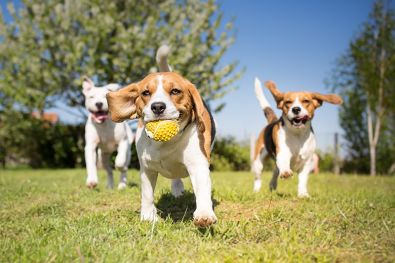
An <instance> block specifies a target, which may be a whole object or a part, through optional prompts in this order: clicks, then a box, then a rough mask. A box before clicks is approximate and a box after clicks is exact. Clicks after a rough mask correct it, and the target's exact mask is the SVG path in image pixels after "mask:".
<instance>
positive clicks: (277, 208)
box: [0, 169, 395, 262]
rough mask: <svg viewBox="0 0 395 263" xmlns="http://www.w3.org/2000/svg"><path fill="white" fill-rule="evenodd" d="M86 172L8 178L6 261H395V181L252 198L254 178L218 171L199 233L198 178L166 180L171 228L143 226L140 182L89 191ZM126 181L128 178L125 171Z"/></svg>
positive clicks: (2, 185)
mask: <svg viewBox="0 0 395 263" xmlns="http://www.w3.org/2000/svg"><path fill="white" fill-rule="evenodd" d="M85 177H86V172H85V170H83V169H80V170H15V171H4V170H0V233H1V239H0V262H71V261H74V262H80V261H84V262H138V261H147V262H170V261H172V262H176V261H178V262H256V261H265V262H394V261H395V230H394V229H395V218H394V216H395V191H394V190H395V178H394V177H377V178H370V177H365V176H360V177H354V176H338V177H336V176H334V175H332V174H320V175H311V177H310V181H309V188H308V189H309V193H310V195H311V196H312V198H311V199H308V198H304V199H299V198H297V197H296V194H297V187H296V185H297V179H296V178H294V179H291V180H288V181H279V186H278V190H277V191H276V192H273V193H270V191H268V189H267V188H268V187H267V184H268V182H269V178H270V174H269V173H265V174H264V182H265V184H264V185H265V187H263V189H262V190H261V192H259V193H258V194H253V193H252V187H253V175H252V174H250V173H246V172H223V173H212V180H213V192H212V193H213V194H212V196H213V200H214V205H215V208H214V211H215V213H216V215H217V217H218V222H217V224H216V225H215V226H214V227H212V228H209V229H198V228H196V227H195V226H194V225H193V223H192V213H193V211H194V209H195V208H196V207H195V204H194V198H193V192H192V190H191V184H190V181H189V179H187V180H184V182H185V186H186V189H187V192H186V194H185V195H184V196H183V197H182V198H180V199H174V198H173V197H172V196H171V191H170V180H167V179H165V178H163V177H160V178H159V180H158V184H157V188H156V191H155V202H156V205H157V208H158V209H159V211H160V216H161V218H162V221H161V222H157V223H155V224H153V223H150V222H140V218H139V211H140V179H139V173H138V171H130V172H129V183H130V186H129V187H128V188H127V189H124V190H121V191H118V190H105V186H106V183H107V178H106V175H105V173H104V172H103V171H101V172H100V181H99V187H98V188H97V189H95V190H92V191H91V190H89V189H87V188H86V187H85V186H84V183H85ZM115 178H116V181H118V180H119V175H118V173H117V172H116V173H115Z"/></svg>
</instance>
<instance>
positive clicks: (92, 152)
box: [85, 142, 99, 189]
mask: <svg viewBox="0 0 395 263" xmlns="http://www.w3.org/2000/svg"><path fill="white" fill-rule="evenodd" d="M96 147H97V144H94V143H92V142H91V143H88V142H87V144H86V146H85V162H86V172H87V173H88V178H86V186H87V187H89V188H91V189H92V188H94V187H95V186H96V185H97V184H98V182H99V178H98V177H97V169H96Z"/></svg>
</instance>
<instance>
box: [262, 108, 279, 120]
mask: <svg viewBox="0 0 395 263" xmlns="http://www.w3.org/2000/svg"><path fill="white" fill-rule="evenodd" d="M263 112H264V113H265V116H266V119H267V121H268V122H269V123H272V122H275V121H277V120H278V119H277V116H276V114H275V113H274V111H273V110H272V109H271V108H270V107H266V108H265V109H264V110H263Z"/></svg>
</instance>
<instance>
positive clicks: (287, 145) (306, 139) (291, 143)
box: [277, 122, 316, 172]
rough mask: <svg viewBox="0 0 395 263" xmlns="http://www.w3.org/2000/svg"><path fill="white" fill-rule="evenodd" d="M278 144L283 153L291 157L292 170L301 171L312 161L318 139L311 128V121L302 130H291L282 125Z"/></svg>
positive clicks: (278, 133)
mask: <svg viewBox="0 0 395 263" xmlns="http://www.w3.org/2000/svg"><path fill="white" fill-rule="evenodd" d="M277 135H278V144H279V148H280V152H282V154H281V155H287V156H288V158H290V164H289V165H290V168H291V170H292V171H295V172H300V171H301V170H302V169H303V167H304V165H305V163H306V162H310V160H311V157H312V156H313V153H314V151H315V148H316V140H315V136H314V133H313V131H312V130H311V126H310V122H309V123H308V124H307V125H306V127H305V128H304V129H303V130H302V129H300V130H298V131H296V132H295V131H294V129H293V130H291V129H290V128H289V127H287V125H284V126H280V128H279V130H278V132H277Z"/></svg>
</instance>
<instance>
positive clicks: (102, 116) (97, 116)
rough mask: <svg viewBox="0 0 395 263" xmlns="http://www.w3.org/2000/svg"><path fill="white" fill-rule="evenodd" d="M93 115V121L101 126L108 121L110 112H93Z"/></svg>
mask: <svg viewBox="0 0 395 263" xmlns="http://www.w3.org/2000/svg"><path fill="white" fill-rule="evenodd" d="M91 115H92V118H93V120H94V121H95V122H96V123H99V124H100V123H103V122H104V121H105V120H106V119H108V111H96V112H92V111H91Z"/></svg>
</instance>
